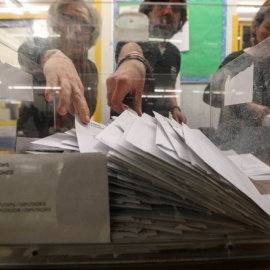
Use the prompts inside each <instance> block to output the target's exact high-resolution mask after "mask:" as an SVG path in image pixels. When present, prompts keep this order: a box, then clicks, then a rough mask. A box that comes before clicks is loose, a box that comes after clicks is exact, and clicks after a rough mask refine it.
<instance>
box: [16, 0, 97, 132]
mask: <svg viewBox="0 0 270 270" xmlns="http://www.w3.org/2000/svg"><path fill="white" fill-rule="evenodd" d="M47 25H48V29H49V31H50V35H49V37H48V38H38V37H34V38H33V39H30V40H28V41H26V42H25V43H23V44H22V45H21V46H20V48H19V49H18V60H19V63H20V65H21V67H22V69H23V70H25V71H27V72H28V73H30V74H32V75H33V84H34V86H44V89H45V87H46V90H45V97H44V89H42V90H34V103H26V102H24V103H23V105H22V106H21V109H20V114H19V121H18V125H17V129H18V135H19V136H20V135H21V136H26V137H45V136H48V135H49V134H52V133H54V132H56V131H64V130H66V129H70V128H73V127H74V113H75V112H77V113H78V114H79V116H80V118H81V119H82V121H83V122H85V123H87V122H89V120H90V116H92V115H93V113H94V112H95V108H96V103H97V84H98V72H97V68H96V65H95V64H94V63H93V62H92V61H90V60H89V59H88V50H89V49H90V48H91V47H92V46H94V45H95V43H96V41H97V38H98V37H99V35H100V31H101V21H100V17H99V14H98V12H97V10H96V9H95V8H94V7H92V6H90V5H88V4H86V2H85V1H84V0H56V1H54V2H53V3H52V4H51V5H50V8H49V11H48V17H47ZM57 89H60V90H59V93H60V94H59V95H60V97H59V102H58V105H57V104H56V105H55V102H51V101H52V100H53V99H54V98H56V97H57V95H56V93H55V90H57ZM56 99H58V98H56ZM56 103H57V102H56ZM54 106H55V108H54ZM57 107H58V109H57ZM54 109H56V110H57V111H58V112H57V113H56V114H55V113H54Z"/></svg>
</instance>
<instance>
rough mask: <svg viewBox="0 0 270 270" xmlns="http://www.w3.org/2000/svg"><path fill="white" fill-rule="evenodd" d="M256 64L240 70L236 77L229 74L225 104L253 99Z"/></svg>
mask: <svg viewBox="0 0 270 270" xmlns="http://www.w3.org/2000/svg"><path fill="white" fill-rule="evenodd" d="M253 74H254V64H252V65H251V66H250V67H248V68H247V69H245V70H244V71H242V72H239V73H238V74H237V75H236V76H235V77H233V78H231V77H230V76H228V78H227V80H226V83H225V97H224V105H225V106H228V105H234V104H240V103H247V102H251V101H252V97H253V76H254V75H253Z"/></svg>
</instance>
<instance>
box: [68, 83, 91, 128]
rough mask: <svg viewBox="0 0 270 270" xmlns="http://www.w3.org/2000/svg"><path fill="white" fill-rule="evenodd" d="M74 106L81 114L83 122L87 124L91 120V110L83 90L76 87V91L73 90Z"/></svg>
mask: <svg viewBox="0 0 270 270" xmlns="http://www.w3.org/2000/svg"><path fill="white" fill-rule="evenodd" d="M71 96H72V98H71V99H72V101H73V104H72V108H74V111H75V112H76V113H78V114H79V116H80V119H81V121H82V122H83V123H85V124H87V123H89V121H90V111H89V108H88V105H87V102H86V100H85V98H84V95H83V92H82V91H81V90H80V89H78V88H76V91H72V95H71Z"/></svg>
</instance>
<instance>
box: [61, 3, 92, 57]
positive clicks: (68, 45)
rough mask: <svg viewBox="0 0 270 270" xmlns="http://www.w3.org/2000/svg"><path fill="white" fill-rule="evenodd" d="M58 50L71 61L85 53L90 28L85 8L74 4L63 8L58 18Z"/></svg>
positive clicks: (87, 47)
mask: <svg viewBox="0 0 270 270" xmlns="http://www.w3.org/2000/svg"><path fill="white" fill-rule="evenodd" d="M58 32H59V34H60V39H59V46H60V49H61V50H62V51H63V52H64V54H66V55H67V56H68V57H69V58H71V59H72V60H75V59H78V58H79V57H80V56H82V55H83V54H85V53H87V50H88V49H89V47H90V36H91V34H92V26H91V19H90V15H89V12H88V10H87V8H86V7H84V6H83V5H79V4H76V3H71V4H69V5H67V6H65V7H64V8H63V9H62V11H61V15H60V18H59V28H58Z"/></svg>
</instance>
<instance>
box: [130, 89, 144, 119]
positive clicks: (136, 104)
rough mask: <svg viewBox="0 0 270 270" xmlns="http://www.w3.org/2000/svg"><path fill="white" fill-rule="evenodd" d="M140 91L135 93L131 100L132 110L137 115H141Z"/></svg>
mask: <svg viewBox="0 0 270 270" xmlns="http://www.w3.org/2000/svg"><path fill="white" fill-rule="evenodd" d="M142 91H143V89H142V90H140V91H135V95H134V98H133V104H132V105H133V110H134V111H135V112H136V113H137V114H138V115H139V116H141V115H142Z"/></svg>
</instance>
